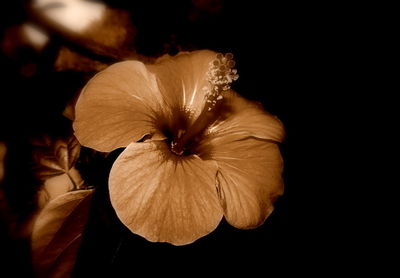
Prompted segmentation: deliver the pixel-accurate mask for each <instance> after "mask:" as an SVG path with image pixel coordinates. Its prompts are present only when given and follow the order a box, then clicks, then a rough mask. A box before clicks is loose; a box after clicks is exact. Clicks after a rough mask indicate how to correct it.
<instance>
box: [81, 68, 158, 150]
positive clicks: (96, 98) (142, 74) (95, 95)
mask: <svg viewBox="0 0 400 278" xmlns="http://www.w3.org/2000/svg"><path fill="white" fill-rule="evenodd" d="M162 102H163V100H162V96H161V94H160V92H159V89H158V87H157V81H156V78H155V76H154V75H153V74H152V73H150V72H148V71H147V69H146V67H145V65H144V64H143V63H141V62H138V61H125V62H121V63H116V64H114V65H112V66H110V67H108V68H107V69H105V70H104V71H102V72H100V73H98V74H97V75H96V76H95V77H94V78H92V79H91V80H90V81H89V83H88V84H87V85H86V87H85V88H84V89H83V91H82V93H81V95H80V97H79V99H78V101H77V104H76V107H75V113H76V115H75V121H74V130H75V135H76V137H77V138H78V140H79V142H80V143H81V144H82V145H84V146H87V147H90V148H93V149H96V150H98V151H104V152H108V151H112V150H114V149H116V148H119V147H126V146H127V145H128V144H129V143H131V142H135V141H137V140H139V139H140V138H142V137H143V136H144V135H146V134H155V133H157V128H156V119H157V117H159V116H161V112H160V111H162V110H161V108H160V107H161V105H162Z"/></svg>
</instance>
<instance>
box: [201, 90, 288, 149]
mask: <svg viewBox="0 0 400 278" xmlns="http://www.w3.org/2000/svg"><path fill="white" fill-rule="evenodd" d="M224 99H225V103H224V110H225V111H223V114H224V115H223V119H222V120H221V121H217V122H215V123H214V124H213V125H211V126H210V127H209V129H208V133H215V136H225V135H232V134H237V135H242V136H254V137H257V138H260V139H267V140H272V141H275V142H282V140H283V138H284V136H285V132H284V128H283V125H282V123H281V121H280V120H279V119H278V118H277V117H275V116H274V115H271V114H269V113H268V112H266V111H265V110H263V109H262V107H261V105H260V104H258V103H256V102H252V101H248V100H246V99H244V98H242V97H241V96H240V95H238V94H237V93H235V92H234V91H225V92H224Z"/></svg>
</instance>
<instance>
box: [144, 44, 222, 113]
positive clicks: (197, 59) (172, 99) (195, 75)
mask: <svg viewBox="0 0 400 278" xmlns="http://www.w3.org/2000/svg"><path fill="white" fill-rule="evenodd" d="M216 55H217V54H216V53H215V52H213V51H209V50H201V51H194V52H181V53H179V54H178V55H176V56H174V57H170V56H164V57H162V58H161V59H159V60H158V61H157V63H155V64H154V65H149V66H147V67H148V69H149V71H150V72H152V73H154V74H156V76H157V80H158V86H159V88H160V90H161V93H162V94H163V96H164V99H165V102H166V104H167V105H168V107H170V108H172V111H176V110H177V109H178V110H179V109H185V108H186V110H190V112H191V119H189V120H194V119H196V117H197V116H198V115H199V114H200V112H201V111H202V109H203V107H204V104H205V94H206V92H207V90H205V89H204V88H209V86H210V84H209V82H208V81H207V80H206V76H207V72H208V70H209V68H210V62H211V61H212V60H214V59H215V58H216Z"/></svg>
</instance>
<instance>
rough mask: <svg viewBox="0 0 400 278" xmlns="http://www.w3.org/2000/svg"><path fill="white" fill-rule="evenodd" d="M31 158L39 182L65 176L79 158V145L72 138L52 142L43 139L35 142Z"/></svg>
mask: <svg viewBox="0 0 400 278" xmlns="http://www.w3.org/2000/svg"><path fill="white" fill-rule="evenodd" d="M34 144H35V145H36V149H35V151H34V154H33V157H34V161H35V162H36V164H37V165H36V167H35V173H36V176H37V177H38V178H39V179H40V180H42V181H43V180H46V179H49V178H50V177H54V176H58V175H62V174H67V173H68V172H69V171H70V170H71V169H72V168H73V166H74V165H75V163H76V161H77V159H78V158H79V152H80V144H79V143H78V141H77V140H76V138H75V137H74V136H71V137H69V138H68V139H56V140H54V141H52V140H51V139H50V138H49V137H44V138H43V139H42V140H41V141H39V142H35V143H34Z"/></svg>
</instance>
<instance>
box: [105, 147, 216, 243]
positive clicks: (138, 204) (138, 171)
mask: <svg viewBox="0 0 400 278" xmlns="http://www.w3.org/2000/svg"><path fill="white" fill-rule="evenodd" d="M216 173H217V166H216V164H215V162H213V161H203V160H201V159H200V158H199V157H198V156H196V155H191V156H176V155H174V154H172V153H171V152H170V150H169V149H168V146H167V145H166V143H165V142H162V141H152V142H144V143H132V144H130V145H129V146H128V147H127V148H126V150H125V151H123V152H122V153H121V155H120V156H119V157H118V159H117V160H116V162H115V163H114V165H113V167H112V169H111V173H110V178H109V188H110V197H111V203H112V205H113V207H114V209H115V211H116V213H117V215H118V217H119V219H120V220H121V221H122V223H123V224H124V225H126V226H127V227H128V228H129V229H130V230H131V231H132V232H133V233H135V234H138V235H141V236H143V237H144V238H146V239H147V240H149V241H153V242H156V241H157V242H169V243H172V244H174V245H184V244H188V243H191V242H193V241H195V240H197V239H198V238H200V237H202V236H205V235H207V234H208V233H210V232H212V231H213V230H214V229H215V228H216V227H217V225H218V224H219V222H220V220H221V218H222V215H223V212H222V208H221V205H220V201H219V199H218V194H217V188H216V186H215V184H216Z"/></svg>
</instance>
